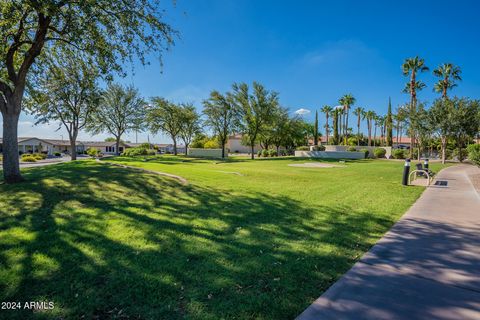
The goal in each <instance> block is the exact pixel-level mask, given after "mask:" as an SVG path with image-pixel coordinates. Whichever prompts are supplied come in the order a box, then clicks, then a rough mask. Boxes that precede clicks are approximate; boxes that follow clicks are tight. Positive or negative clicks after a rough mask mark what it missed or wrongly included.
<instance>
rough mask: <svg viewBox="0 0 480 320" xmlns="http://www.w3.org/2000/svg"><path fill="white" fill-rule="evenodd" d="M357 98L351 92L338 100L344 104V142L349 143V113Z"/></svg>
mask: <svg viewBox="0 0 480 320" xmlns="http://www.w3.org/2000/svg"><path fill="white" fill-rule="evenodd" d="M355 101H356V100H355V98H354V97H353V95H352V94H351V93H349V94H346V95H344V96H343V97H341V98H340V99H339V100H338V103H340V104H341V105H342V106H343V110H344V111H345V119H344V121H345V125H344V129H343V130H344V137H343V138H344V144H345V145H347V135H348V114H349V111H350V106H351V105H353V104H354V103H355Z"/></svg>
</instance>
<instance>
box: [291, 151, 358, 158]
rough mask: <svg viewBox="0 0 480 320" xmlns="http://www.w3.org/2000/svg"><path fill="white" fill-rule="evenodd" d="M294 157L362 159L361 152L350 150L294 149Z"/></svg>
mask: <svg viewBox="0 0 480 320" xmlns="http://www.w3.org/2000/svg"><path fill="white" fill-rule="evenodd" d="M295 157H301V158H323V159H364V158H365V154H364V153H363V152H350V151H295Z"/></svg>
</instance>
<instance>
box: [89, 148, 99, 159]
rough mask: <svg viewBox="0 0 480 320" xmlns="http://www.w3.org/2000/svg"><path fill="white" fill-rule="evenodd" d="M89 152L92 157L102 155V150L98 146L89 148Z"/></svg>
mask: <svg viewBox="0 0 480 320" xmlns="http://www.w3.org/2000/svg"><path fill="white" fill-rule="evenodd" d="M87 154H88V155H89V156H90V157H92V158H96V157H98V156H99V155H100V150H98V149H97V148H88V149H87Z"/></svg>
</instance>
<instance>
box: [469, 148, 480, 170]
mask: <svg viewBox="0 0 480 320" xmlns="http://www.w3.org/2000/svg"><path fill="white" fill-rule="evenodd" d="M467 151H468V159H469V160H470V161H473V162H474V163H475V164H476V165H478V166H480V144H478V143H477V144H470V145H468V147H467Z"/></svg>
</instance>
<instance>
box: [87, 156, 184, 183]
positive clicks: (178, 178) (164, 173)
mask: <svg viewBox="0 0 480 320" xmlns="http://www.w3.org/2000/svg"><path fill="white" fill-rule="evenodd" d="M96 161H97V162H98V163H104V164H109V165H111V166H116V167H121V168H126V169H132V170H137V171H142V172H145V173H151V174H156V175H159V176H164V177H169V178H173V179H176V180H178V181H180V183H181V184H183V185H187V184H188V180H187V179H185V178H183V177H180V176H176V175H174V174H170V173H166V172H159V171H153V170H148V169H144V168H140V167H133V166H127V165H124V164H120V163H115V162H109V161H101V160H100V159H96Z"/></svg>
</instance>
